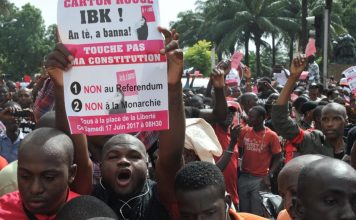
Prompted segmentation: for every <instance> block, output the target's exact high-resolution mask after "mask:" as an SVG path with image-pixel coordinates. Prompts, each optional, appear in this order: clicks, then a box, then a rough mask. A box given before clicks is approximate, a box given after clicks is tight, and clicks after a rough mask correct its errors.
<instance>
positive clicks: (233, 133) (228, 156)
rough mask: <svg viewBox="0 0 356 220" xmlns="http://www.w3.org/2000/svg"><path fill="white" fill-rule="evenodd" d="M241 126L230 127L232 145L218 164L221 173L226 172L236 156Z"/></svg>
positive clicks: (230, 144)
mask: <svg viewBox="0 0 356 220" xmlns="http://www.w3.org/2000/svg"><path fill="white" fill-rule="evenodd" d="M240 131H241V126H237V127H236V126H232V125H231V126H230V143H229V146H228V148H227V149H226V150H225V151H224V153H223V155H222V156H221V158H220V160H219V161H218V162H216V166H217V167H219V169H220V170H221V172H223V171H224V170H225V168H226V167H227V165H228V164H229V163H230V160H231V157H232V155H233V154H234V150H235V145H236V144H237V139H238V137H239V135H240Z"/></svg>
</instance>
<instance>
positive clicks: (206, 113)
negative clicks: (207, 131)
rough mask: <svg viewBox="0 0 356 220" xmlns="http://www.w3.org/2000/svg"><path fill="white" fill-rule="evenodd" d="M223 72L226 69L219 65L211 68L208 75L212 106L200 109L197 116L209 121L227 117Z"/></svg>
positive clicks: (224, 72)
mask: <svg viewBox="0 0 356 220" xmlns="http://www.w3.org/2000/svg"><path fill="white" fill-rule="evenodd" d="M225 74H226V70H225V69H224V68H221V67H220V65H218V66H217V68H214V69H213V72H212V73H211V76H210V81H211V83H212V86H213V87H214V96H215V97H214V100H215V104H214V108H213V110H212V111H211V109H202V110H200V114H199V117H200V118H203V119H205V120H206V121H207V122H209V123H215V122H219V121H224V120H225V119H226V117H227V102H226V98H225V91H224V89H225V79H224V77H225Z"/></svg>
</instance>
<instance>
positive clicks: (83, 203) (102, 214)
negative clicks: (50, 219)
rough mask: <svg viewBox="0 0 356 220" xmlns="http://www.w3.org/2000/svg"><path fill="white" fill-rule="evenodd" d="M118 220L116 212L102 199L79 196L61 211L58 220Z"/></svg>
mask: <svg viewBox="0 0 356 220" xmlns="http://www.w3.org/2000/svg"><path fill="white" fill-rule="evenodd" d="M91 218H96V219H105V220H111V219H115V220H116V219H118V217H117V215H116V214H115V212H114V211H113V210H112V209H111V208H110V207H109V206H108V205H106V204H105V203H104V202H103V201H101V200H100V199H97V198H95V197H94V196H88V195H85V196H79V197H76V198H74V199H72V200H70V201H69V202H67V203H66V204H65V205H64V206H63V207H62V209H60V210H59V212H58V214H57V216H56V219H58V220H86V219H91Z"/></svg>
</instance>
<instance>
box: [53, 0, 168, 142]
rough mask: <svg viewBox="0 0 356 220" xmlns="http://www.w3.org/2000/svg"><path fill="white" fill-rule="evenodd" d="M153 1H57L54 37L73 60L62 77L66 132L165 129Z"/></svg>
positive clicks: (162, 61) (163, 70) (162, 64)
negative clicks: (68, 130)
mask: <svg viewBox="0 0 356 220" xmlns="http://www.w3.org/2000/svg"><path fill="white" fill-rule="evenodd" d="M158 8H159V7H158V0H88V1H82V0H59V1H58V15H57V16H58V32H59V35H60V38H61V40H62V43H63V44H64V45H65V46H66V47H67V48H68V50H69V51H71V53H72V54H73V55H74V57H75V60H74V61H73V63H72V64H73V68H72V69H71V70H70V71H69V72H67V73H65V74H64V95H65V107H66V113H67V116H68V121H69V125H70V129H71V132H72V133H74V134H77V133H85V134H87V135H105V134H117V133H129V132H136V131H142V130H163V129H168V88H167V64H166V56H164V55H161V54H160V53H159V50H160V49H162V48H164V41H163V37H162V35H161V34H160V33H159V32H158V29H157V26H158V24H159V10H158Z"/></svg>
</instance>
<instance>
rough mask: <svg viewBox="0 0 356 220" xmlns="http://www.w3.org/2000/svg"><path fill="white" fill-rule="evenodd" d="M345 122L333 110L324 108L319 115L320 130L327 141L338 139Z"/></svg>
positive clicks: (340, 115)
mask: <svg viewBox="0 0 356 220" xmlns="http://www.w3.org/2000/svg"><path fill="white" fill-rule="evenodd" d="M345 124H346V120H345V118H344V116H343V114H342V113H341V112H340V111H338V110H337V109H335V108H332V107H326V108H325V109H324V110H323V112H322V114H321V130H322V132H323V133H324V135H325V136H326V138H327V139H335V138H339V137H340V136H342V135H343V133H344V127H345Z"/></svg>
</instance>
